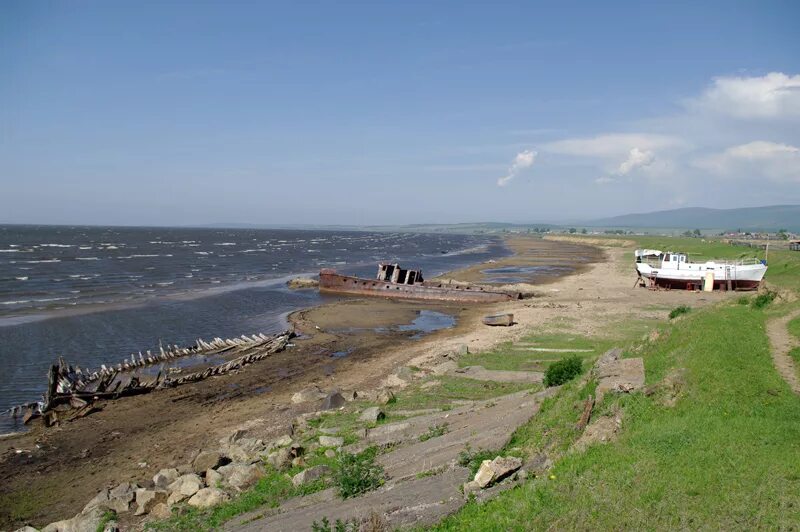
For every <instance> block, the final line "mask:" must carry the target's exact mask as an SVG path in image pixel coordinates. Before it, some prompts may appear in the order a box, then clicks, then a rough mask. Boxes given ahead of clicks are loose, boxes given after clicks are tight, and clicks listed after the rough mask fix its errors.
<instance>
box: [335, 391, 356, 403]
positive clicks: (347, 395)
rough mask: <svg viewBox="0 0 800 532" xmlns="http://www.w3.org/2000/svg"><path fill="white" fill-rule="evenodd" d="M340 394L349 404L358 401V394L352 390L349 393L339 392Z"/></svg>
mask: <svg viewBox="0 0 800 532" xmlns="http://www.w3.org/2000/svg"><path fill="white" fill-rule="evenodd" d="M339 393H341V394H342V397H344V400H345V401H347V402H348V403H349V402H351V401H355V400H356V399H358V392H355V391H352V390H350V391H347V392H339Z"/></svg>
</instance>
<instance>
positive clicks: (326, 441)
mask: <svg viewBox="0 0 800 532" xmlns="http://www.w3.org/2000/svg"><path fill="white" fill-rule="evenodd" d="M319 444H320V445H321V446H322V447H341V446H342V445H344V438H341V437H337V436H320V437H319Z"/></svg>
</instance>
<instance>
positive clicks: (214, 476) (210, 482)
mask: <svg viewBox="0 0 800 532" xmlns="http://www.w3.org/2000/svg"><path fill="white" fill-rule="evenodd" d="M223 480H224V477H223V476H222V474H221V473H220V472H219V471H216V470H214V469H209V470H208V471H206V486H208V487H209V488H216V487H218V484H219V483H221V482H222V481H223Z"/></svg>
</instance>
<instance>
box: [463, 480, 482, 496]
mask: <svg viewBox="0 0 800 532" xmlns="http://www.w3.org/2000/svg"><path fill="white" fill-rule="evenodd" d="M462 488H463V490H464V496H465V497H466V496H467V495H469V494H470V493H475V492H476V491H480V490H481V486H480V484H478V483H477V482H475V481H474V480H470V481H469V482H466V483H465V484H464V485H463V486H462Z"/></svg>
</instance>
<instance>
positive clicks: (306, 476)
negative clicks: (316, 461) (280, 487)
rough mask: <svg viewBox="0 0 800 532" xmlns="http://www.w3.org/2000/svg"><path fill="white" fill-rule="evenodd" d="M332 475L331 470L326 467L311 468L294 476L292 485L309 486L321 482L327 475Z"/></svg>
mask: <svg viewBox="0 0 800 532" xmlns="http://www.w3.org/2000/svg"><path fill="white" fill-rule="evenodd" d="M330 473H331V468H330V467H328V466H326V465H318V466H314V467H310V468H308V469H306V470H304V471H301V472H299V473H298V474H296V475H295V476H293V477H292V484H294V486H295V487H297V486H302V485H303V484H308V483H310V482H314V481H315V480H319V479H321V478H322V477H324V476H326V475H330Z"/></svg>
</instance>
